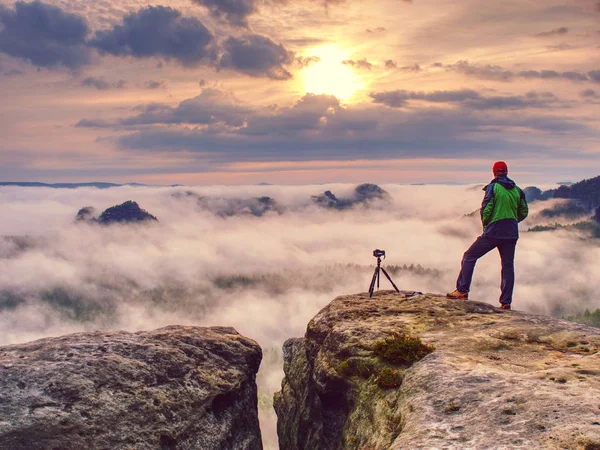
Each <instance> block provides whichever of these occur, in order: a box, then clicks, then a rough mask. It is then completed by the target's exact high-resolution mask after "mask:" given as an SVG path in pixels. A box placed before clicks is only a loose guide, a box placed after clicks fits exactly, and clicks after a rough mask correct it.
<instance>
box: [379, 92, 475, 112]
mask: <svg viewBox="0 0 600 450" xmlns="http://www.w3.org/2000/svg"><path fill="white" fill-rule="evenodd" d="M369 96H370V97H371V98H372V99H373V102H374V103H382V104H384V105H386V106H390V107H392V108H399V107H402V106H405V105H406V103H407V101H408V100H424V101H427V102H434V103H452V102H463V101H465V100H467V99H478V98H480V94H479V93H478V92H476V91H473V90H471V89H463V90H460V91H434V92H417V91H406V90H397V91H389V92H388V91H386V92H371V94H369Z"/></svg>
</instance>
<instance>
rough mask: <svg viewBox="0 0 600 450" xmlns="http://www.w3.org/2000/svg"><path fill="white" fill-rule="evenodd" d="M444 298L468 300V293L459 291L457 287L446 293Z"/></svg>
mask: <svg viewBox="0 0 600 450" xmlns="http://www.w3.org/2000/svg"><path fill="white" fill-rule="evenodd" d="M446 298H453V299H454V300H469V293H468V292H460V291H459V290H458V289H455V290H454V291H453V292H449V293H448V294H446Z"/></svg>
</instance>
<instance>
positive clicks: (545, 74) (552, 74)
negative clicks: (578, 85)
mask: <svg viewBox="0 0 600 450" xmlns="http://www.w3.org/2000/svg"><path fill="white" fill-rule="evenodd" d="M517 76H519V77H522V78H540V79H552V78H565V79H567V80H571V81H587V80H589V78H588V77H587V75H586V74H585V73H581V72H557V71H556V70H540V71H538V70H524V71H521V72H519V73H518V74H517Z"/></svg>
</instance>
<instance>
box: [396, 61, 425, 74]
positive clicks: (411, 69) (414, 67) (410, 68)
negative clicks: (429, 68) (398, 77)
mask: <svg viewBox="0 0 600 450" xmlns="http://www.w3.org/2000/svg"><path fill="white" fill-rule="evenodd" d="M400 70H402V71H403V72H415V73H418V72H421V71H422V70H423V69H422V68H421V66H420V65H419V64H417V63H415V64H413V65H412V66H404V67H400Z"/></svg>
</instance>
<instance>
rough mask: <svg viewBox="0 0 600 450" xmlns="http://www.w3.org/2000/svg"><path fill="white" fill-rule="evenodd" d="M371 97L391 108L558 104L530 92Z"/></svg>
mask: <svg viewBox="0 0 600 450" xmlns="http://www.w3.org/2000/svg"><path fill="white" fill-rule="evenodd" d="M370 97H371V98H372V99H373V102H374V103H381V104H384V105H386V106H389V107H391V108H402V107H405V106H407V104H408V101H410V100H421V101H426V102H431V103H459V104H460V105H461V107H463V108H470V109H476V110H484V109H503V110H515V109H524V108H547V107H549V106H551V105H553V104H555V103H557V102H558V99H557V98H556V97H555V96H554V94H552V93H550V92H543V93H540V94H538V93H537V92H529V93H528V94H526V95H525V96H490V97H483V96H482V95H481V94H479V93H478V92H476V91H473V90H471V89H462V90H458V91H433V92H422V91H421V92H418V91H406V90H396V91H389V92H388V91H386V92H372V93H371V94H370Z"/></svg>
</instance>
